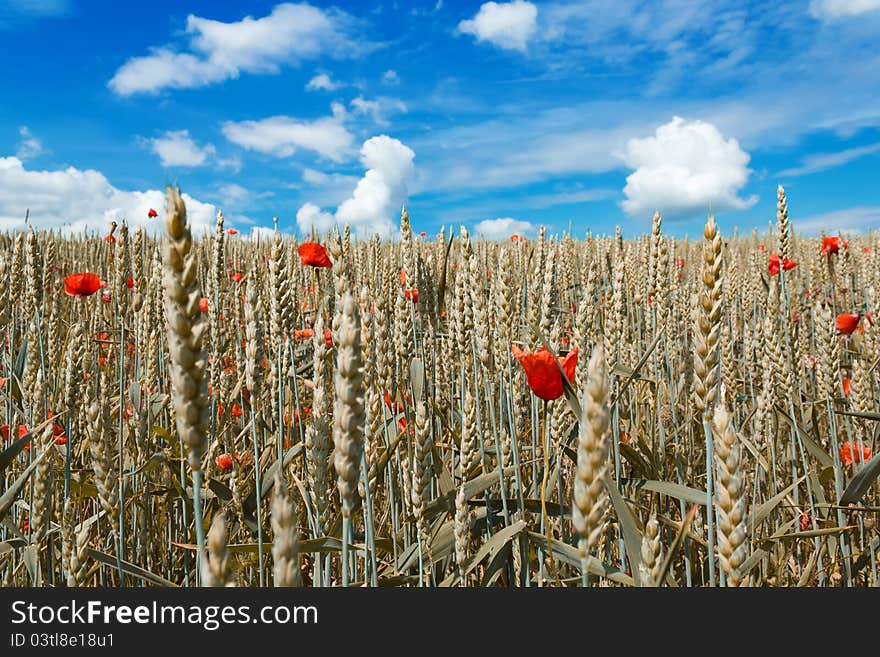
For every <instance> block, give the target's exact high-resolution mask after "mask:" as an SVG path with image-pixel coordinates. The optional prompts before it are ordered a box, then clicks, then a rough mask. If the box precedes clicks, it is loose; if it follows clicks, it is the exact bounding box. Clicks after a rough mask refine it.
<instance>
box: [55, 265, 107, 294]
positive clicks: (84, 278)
mask: <svg viewBox="0 0 880 657" xmlns="http://www.w3.org/2000/svg"><path fill="white" fill-rule="evenodd" d="M101 287H103V285H102V282H101V277H100V276H98V275H97V274H93V273H91V272H88V271H86V272H80V273H78V274H70V276H67V277H65V279H64V293H65V294H67V295H69V296H72V297H89V296H91V295H93V294H94V293H95V292H97V291H98V290H100V289H101Z"/></svg>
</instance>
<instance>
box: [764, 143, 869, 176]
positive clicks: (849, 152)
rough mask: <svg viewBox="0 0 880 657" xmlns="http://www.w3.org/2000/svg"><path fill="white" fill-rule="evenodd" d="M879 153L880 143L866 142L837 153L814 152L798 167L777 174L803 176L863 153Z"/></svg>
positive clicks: (852, 158)
mask: <svg viewBox="0 0 880 657" xmlns="http://www.w3.org/2000/svg"><path fill="white" fill-rule="evenodd" d="M874 153H880V143H876V144H868V145H867V146H859V147H856V148H847V149H845V150H842V151H838V152H837V153H816V154H814V155H808V156H807V157H805V158H804V159H803V163H802V164H801V166H799V167H793V168H791V169H785V170H784V171H780V172H779V173H778V174H776V175H777V176H780V177H782V176H792V177H793V176H803V175H805V174H808V173H816V172H817V171H825V170H826V169H833V168H834V167H838V166H840V165H842V164H846V163H847V162H852V161H853V160H857V159H859V158H860V157H864V156H865V155H873V154H874Z"/></svg>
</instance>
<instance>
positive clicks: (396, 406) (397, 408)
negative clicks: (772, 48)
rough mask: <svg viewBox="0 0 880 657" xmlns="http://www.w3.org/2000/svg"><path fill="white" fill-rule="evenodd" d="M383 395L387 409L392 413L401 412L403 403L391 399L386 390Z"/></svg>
mask: <svg viewBox="0 0 880 657" xmlns="http://www.w3.org/2000/svg"><path fill="white" fill-rule="evenodd" d="M384 397H385V405H386V406H387V407H388V410H389V411H391V412H392V413H402V412H403V404H401V403H400V402H395V401H391V393H390V392H388V391H387V390H386V391H385V394H384Z"/></svg>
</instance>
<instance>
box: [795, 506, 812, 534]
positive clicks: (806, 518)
mask: <svg viewBox="0 0 880 657" xmlns="http://www.w3.org/2000/svg"><path fill="white" fill-rule="evenodd" d="M810 522H811V519H810V514H809V512H807V511H804V512H803V513H802V514H801V518H800V522H799V523H798V526H799V527H800V529H801V531H802V532H805V531H807V528H808V527H809V526H810Z"/></svg>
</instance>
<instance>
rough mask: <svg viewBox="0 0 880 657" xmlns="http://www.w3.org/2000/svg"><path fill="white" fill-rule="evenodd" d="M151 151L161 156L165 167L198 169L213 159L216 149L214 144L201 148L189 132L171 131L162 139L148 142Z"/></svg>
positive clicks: (160, 158) (157, 138)
mask: <svg viewBox="0 0 880 657" xmlns="http://www.w3.org/2000/svg"><path fill="white" fill-rule="evenodd" d="M147 142H148V144H149V146H150V150H152V151H153V152H154V153H155V154H156V155H158V156H159V161H160V162H161V163H162V166H163V167H197V166H201V165H202V164H205V162H207V161H208V158H209V157H213V156H214V155H215V153H216V149H215V148H214V146H213V145H212V144H205V145H204V146H199V145H198V144H197V143H196V142H195V141H193V139H192V137H190V136H189V130H169V131H168V132H166V133H164V134H163V135H162V136H161V137H155V138H153V139H148V140H147Z"/></svg>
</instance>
